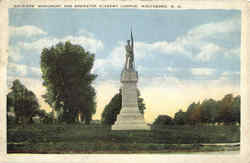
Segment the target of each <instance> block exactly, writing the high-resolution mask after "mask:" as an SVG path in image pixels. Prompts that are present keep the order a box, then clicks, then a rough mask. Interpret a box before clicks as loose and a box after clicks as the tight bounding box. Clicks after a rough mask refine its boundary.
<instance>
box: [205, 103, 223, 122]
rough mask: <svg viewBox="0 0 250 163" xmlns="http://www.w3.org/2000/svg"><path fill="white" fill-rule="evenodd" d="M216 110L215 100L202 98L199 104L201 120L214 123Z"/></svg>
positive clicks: (216, 114) (217, 108)
mask: <svg viewBox="0 0 250 163" xmlns="http://www.w3.org/2000/svg"><path fill="white" fill-rule="evenodd" d="M218 110H219V107H218V104H217V101H215V100H213V99H209V100H204V101H203V102H202V104H201V122H202V123H207V124H209V123H212V124H214V123H215V122H216V119H217V116H218Z"/></svg>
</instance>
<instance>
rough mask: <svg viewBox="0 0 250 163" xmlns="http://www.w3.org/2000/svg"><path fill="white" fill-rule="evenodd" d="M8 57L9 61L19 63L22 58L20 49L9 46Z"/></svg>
mask: <svg viewBox="0 0 250 163" xmlns="http://www.w3.org/2000/svg"><path fill="white" fill-rule="evenodd" d="M8 57H9V61H13V62H17V61H19V60H20V59H21V58H22V56H21V53H20V48H19V47H18V46H9V50H8Z"/></svg>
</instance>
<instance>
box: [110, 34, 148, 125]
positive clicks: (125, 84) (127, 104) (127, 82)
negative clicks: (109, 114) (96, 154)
mask: <svg viewBox="0 0 250 163" xmlns="http://www.w3.org/2000/svg"><path fill="white" fill-rule="evenodd" d="M125 49H126V60H125V65H124V68H123V70H122V72H121V84H122V85H121V92H122V108H121V112H120V114H118V115H117V120H116V122H115V124H114V125H113V126H112V130H150V126H148V125H147V124H146V123H145V121H144V115H143V114H141V113H140V111H139V107H138V103H137V98H138V95H137V94H138V91H137V89H138V88H137V81H138V72H137V71H136V70H135V62H134V40H133V35H132V31H131V40H128V41H127V45H126V46H125Z"/></svg>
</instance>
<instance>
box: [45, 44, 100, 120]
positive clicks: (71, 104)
mask: <svg viewBox="0 0 250 163" xmlns="http://www.w3.org/2000/svg"><path fill="white" fill-rule="evenodd" d="M94 59H95V55H94V54H92V53H90V52H88V51H85V49H84V48H82V47H81V46H79V45H73V44H71V43H70V42H69V41H68V42H66V43H58V44H57V45H55V46H52V47H50V48H49V49H48V48H44V49H43V51H42V53H41V70H42V78H43V85H44V86H45V87H46V88H47V93H46V94H45V95H44V96H43V97H44V98H45V100H46V102H47V103H48V104H49V105H50V106H51V107H52V108H53V109H55V110H56V111H61V110H62V116H61V117H62V118H61V119H62V121H65V122H67V123H73V122H76V121H78V117H79V115H81V118H82V120H84V121H85V123H86V124H88V123H89V122H90V120H91V118H92V115H93V114H94V113H95V111H96V102H95V97H96V92H95V89H94V88H93V86H92V85H91V84H92V82H93V81H94V80H95V78H96V75H95V74H92V73H91V69H92V67H93V64H94Z"/></svg>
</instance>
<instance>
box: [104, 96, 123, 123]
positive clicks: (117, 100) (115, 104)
mask: <svg viewBox="0 0 250 163" xmlns="http://www.w3.org/2000/svg"><path fill="white" fill-rule="evenodd" d="M121 108H122V95H121V91H120V92H119V93H117V94H116V95H115V96H114V97H112V99H111V101H110V102H109V103H108V105H106V106H105V108H104V110H103V112H102V120H101V121H102V123H103V124H106V125H113V124H114V123H115V121H116V118H117V115H118V114H119V113H120V111H121Z"/></svg>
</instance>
